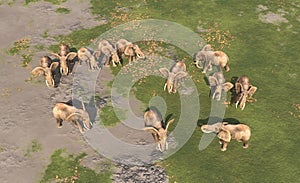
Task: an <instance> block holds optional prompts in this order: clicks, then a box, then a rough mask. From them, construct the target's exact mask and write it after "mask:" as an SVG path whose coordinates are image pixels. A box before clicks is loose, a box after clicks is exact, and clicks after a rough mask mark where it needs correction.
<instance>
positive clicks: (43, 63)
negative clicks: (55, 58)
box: [40, 56, 52, 68]
mask: <svg viewBox="0 0 300 183" xmlns="http://www.w3.org/2000/svg"><path fill="white" fill-rule="evenodd" d="M51 63H52V60H51V58H50V57H48V56H43V57H42V58H41V60H40V66H41V67H43V68H47V67H50V65H51Z"/></svg>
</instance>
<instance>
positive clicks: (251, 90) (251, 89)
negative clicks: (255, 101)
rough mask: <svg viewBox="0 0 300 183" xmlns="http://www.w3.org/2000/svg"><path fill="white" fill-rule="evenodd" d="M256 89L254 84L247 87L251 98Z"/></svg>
mask: <svg viewBox="0 0 300 183" xmlns="http://www.w3.org/2000/svg"><path fill="white" fill-rule="evenodd" d="M256 90H257V87H255V86H251V87H250V89H249V97H250V98H251V97H252V95H253V94H254V93H255V92H256Z"/></svg>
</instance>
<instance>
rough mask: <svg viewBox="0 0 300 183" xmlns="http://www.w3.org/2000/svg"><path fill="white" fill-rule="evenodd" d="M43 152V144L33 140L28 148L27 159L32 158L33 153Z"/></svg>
mask: <svg viewBox="0 0 300 183" xmlns="http://www.w3.org/2000/svg"><path fill="white" fill-rule="evenodd" d="M41 150H42V144H40V143H39V142H38V141H37V140H32V141H31V144H30V145H29V146H28V147H27V149H26V153H25V155H24V156H25V157H30V156H31V154H32V153H35V152H39V151H41Z"/></svg>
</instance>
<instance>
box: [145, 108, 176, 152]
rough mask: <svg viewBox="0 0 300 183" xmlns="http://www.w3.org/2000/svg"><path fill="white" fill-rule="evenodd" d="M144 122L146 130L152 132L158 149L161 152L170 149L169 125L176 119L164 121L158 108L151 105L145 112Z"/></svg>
mask: <svg viewBox="0 0 300 183" xmlns="http://www.w3.org/2000/svg"><path fill="white" fill-rule="evenodd" d="M144 122H145V128H144V130H145V131H149V132H151V133H152V136H153V138H154V140H155V142H156V144H157V148H158V150H159V151H160V152H164V151H165V150H168V142H167V136H168V135H167V133H168V128H169V125H170V124H171V123H173V122H174V119H172V120H170V121H168V122H166V123H164V122H163V120H162V116H161V114H160V112H159V111H158V110H157V109H156V108H154V107H150V109H149V110H148V111H146V112H145V114H144Z"/></svg>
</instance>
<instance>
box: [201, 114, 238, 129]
mask: <svg viewBox="0 0 300 183" xmlns="http://www.w3.org/2000/svg"><path fill="white" fill-rule="evenodd" d="M208 121H210V124H215V123H219V122H228V123H229V124H241V122H240V121H239V120H238V119H235V118H224V119H222V118H219V117H215V116H211V117H209V118H205V119H199V120H198V121H197V126H198V127H201V126H202V125H206V124H207V123H208Z"/></svg>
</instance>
